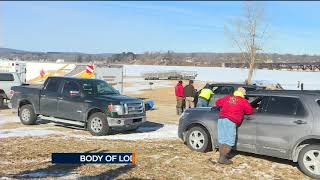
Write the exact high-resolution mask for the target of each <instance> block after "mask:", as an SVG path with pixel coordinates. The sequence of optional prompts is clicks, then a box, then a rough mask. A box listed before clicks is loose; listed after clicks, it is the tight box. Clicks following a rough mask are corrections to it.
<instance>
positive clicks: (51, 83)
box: [45, 78, 61, 92]
mask: <svg viewBox="0 0 320 180" xmlns="http://www.w3.org/2000/svg"><path fill="white" fill-rule="evenodd" d="M60 82H61V81H60V80H59V79H56V78H51V79H49V80H48V83H47V85H46V88H45V90H46V91H48V92H58V89H59V85H60Z"/></svg>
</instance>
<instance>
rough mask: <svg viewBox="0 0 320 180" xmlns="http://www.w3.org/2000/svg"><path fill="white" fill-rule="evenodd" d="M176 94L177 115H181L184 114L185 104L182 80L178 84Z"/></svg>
mask: <svg viewBox="0 0 320 180" xmlns="http://www.w3.org/2000/svg"><path fill="white" fill-rule="evenodd" d="M175 94H176V100H177V105H176V109H177V115H180V114H182V112H183V104H184V102H183V101H184V94H183V85H182V81H181V80H180V81H179V82H178V83H177V85H176V87H175Z"/></svg>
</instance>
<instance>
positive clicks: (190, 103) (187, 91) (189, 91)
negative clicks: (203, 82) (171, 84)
mask: <svg viewBox="0 0 320 180" xmlns="http://www.w3.org/2000/svg"><path fill="white" fill-rule="evenodd" d="M183 93H184V97H185V102H186V109H188V108H194V94H195V89H194V86H193V80H190V81H189V84H188V85H186V86H185V87H184V89H183Z"/></svg>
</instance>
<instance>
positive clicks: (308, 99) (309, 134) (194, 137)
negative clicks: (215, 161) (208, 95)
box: [178, 90, 320, 178]
mask: <svg viewBox="0 0 320 180" xmlns="http://www.w3.org/2000/svg"><path fill="white" fill-rule="evenodd" d="M247 98H248V100H249V102H250V103H251V105H252V106H253V107H254V108H255V112H254V114H252V115H250V116H245V117H244V120H243V122H242V124H241V126H239V127H238V137H237V143H236V147H235V149H236V150H239V151H244V152H250V153H255V154H261V155H267V156H273V157H278V158H283V159H289V160H292V161H293V162H298V164H299V166H300V169H301V170H302V171H303V172H304V173H305V174H307V175H308V176H310V177H313V178H320V91H290V90H277V91H266V90H262V91H250V92H249V93H248V95H247ZM218 113H219V108H217V107H214V108H193V109H188V110H186V111H185V112H184V113H183V114H182V116H181V118H180V122H179V130H178V134H179V137H180V138H181V139H182V140H183V142H185V143H186V144H187V145H188V147H189V148H190V149H192V150H195V151H200V152H205V151H208V150H210V149H214V148H216V147H217V146H218V142H217V130H216V124H217V119H218V118H219V115H218Z"/></svg>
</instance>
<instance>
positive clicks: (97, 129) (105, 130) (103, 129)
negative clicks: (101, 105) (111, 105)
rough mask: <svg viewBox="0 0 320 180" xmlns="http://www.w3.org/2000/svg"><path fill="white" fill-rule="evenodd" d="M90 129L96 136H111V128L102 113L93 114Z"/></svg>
mask: <svg viewBox="0 0 320 180" xmlns="http://www.w3.org/2000/svg"><path fill="white" fill-rule="evenodd" d="M88 129H89V131H90V133H91V134H92V135H94V136H104V135H107V134H109V132H110V128H109V125H108V121H107V117H106V115H104V114H103V113H101V112H97V113H94V114H92V115H91V116H90V117H89V122H88Z"/></svg>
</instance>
